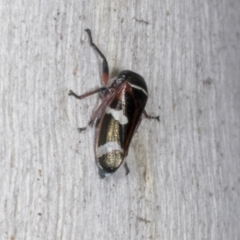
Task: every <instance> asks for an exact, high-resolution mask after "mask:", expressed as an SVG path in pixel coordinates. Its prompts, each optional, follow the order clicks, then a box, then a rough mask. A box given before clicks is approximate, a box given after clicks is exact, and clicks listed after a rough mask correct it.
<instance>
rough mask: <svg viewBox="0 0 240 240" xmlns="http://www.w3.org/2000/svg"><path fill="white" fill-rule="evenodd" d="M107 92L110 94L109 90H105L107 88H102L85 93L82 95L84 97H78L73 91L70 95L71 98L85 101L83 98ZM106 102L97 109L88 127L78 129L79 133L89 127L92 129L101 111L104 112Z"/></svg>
mask: <svg viewBox="0 0 240 240" xmlns="http://www.w3.org/2000/svg"><path fill="white" fill-rule="evenodd" d="M106 92H108V89H107V88H105V87H102V88H98V89H96V90H94V91H91V92H88V93H85V94H82V95H77V94H76V93H74V92H73V91H72V90H70V91H69V93H68V95H69V96H74V97H75V98H77V99H83V98H86V97H88V96H91V95H93V94H95V93H101V94H106ZM103 103H104V101H103V102H102V104H101V105H100V106H99V107H98V108H97V110H96V111H95V112H94V114H93V116H92V117H91V119H90V121H89V122H88V125H87V126H86V127H83V128H78V130H79V132H82V131H84V130H86V129H87V127H88V126H90V127H92V126H93V124H94V122H95V120H96V119H97V117H98V115H99V113H100V111H101V110H102V107H101V106H102V105H103Z"/></svg>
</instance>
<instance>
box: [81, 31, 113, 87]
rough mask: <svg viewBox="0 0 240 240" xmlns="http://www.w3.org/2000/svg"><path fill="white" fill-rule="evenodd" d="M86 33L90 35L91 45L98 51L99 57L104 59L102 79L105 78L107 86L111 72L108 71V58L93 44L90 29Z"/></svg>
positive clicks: (104, 81)
mask: <svg viewBox="0 0 240 240" xmlns="http://www.w3.org/2000/svg"><path fill="white" fill-rule="evenodd" d="M85 31H86V32H87V34H88V37H89V40H90V45H91V46H92V47H93V48H94V49H95V50H96V51H97V53H98V54H99V56H100V57H101V58H102V60H103V62H102V77H103V83H104V84H105V85H106V84H107V83H108V80H109V70H108V63H107V59H106V57H105V56H104V55H103V53H102V52H101V51H100V50H99V49H98V47H97V46H96V45H95V44H94V43H93V41H92V34H91V31H90V29H85Z"/></svg>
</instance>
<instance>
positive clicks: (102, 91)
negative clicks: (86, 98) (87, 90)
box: [101, 88, 109, 96]
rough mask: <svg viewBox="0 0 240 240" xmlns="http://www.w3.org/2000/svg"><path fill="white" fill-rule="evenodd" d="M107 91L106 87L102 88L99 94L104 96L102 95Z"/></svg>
mask: <svg viewBox="0 0 240 240" xmlns="http://www.w3.org/2000/svg"><path fill="white" fill-rule="evenodd" d="M107 93H109V90H108V88H102V90H101V94H102V95H103V96H104V95H106V94H107Z"/></svg>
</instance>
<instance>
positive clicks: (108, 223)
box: [0, 0, 240, 240]
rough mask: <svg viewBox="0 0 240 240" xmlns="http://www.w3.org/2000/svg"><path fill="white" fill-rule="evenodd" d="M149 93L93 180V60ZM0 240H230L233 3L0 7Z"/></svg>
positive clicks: (239, 65) (239, 214) (236, 49)
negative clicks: (137, 121) (108, 172)
mask: <svg viewBox="0 0 240 240" xmlns="http://www.w3.org/2000/svg"><path fill="white" fill-rule="evenodd" d="M85 28H90V29H91V30H92V33H93V39H94V41H95V42H96V44H97V45H98V46H99V47H100V49H101V50H102V51H103V52H104V53H105V54H106V56H107V59H108V61H109V65H110V68H111V69H112V70H114V71H116V70H122V69H131V70H133V71H136V72H138V73H139V74H141V75H143V76H144V77H145V79H146V82H147V84H148V87H149V93H150V98H149V101H148V105H147V111H148V112H149V114H160V116H161V122H160V123H156V122H155V121H147V120H143V122H142V124H141V126H140V128H139V130H138V132H137V134H136V135H135V137H134V139H133V142H132V145H131V148H130V151H129V156H128V158H127V160H128V164H129V167H130V170H131V172H130V174H129V175H128V176H127V177H126V176H125V175H124V169H123V168H121V169H119V171H117V172H116V174H114V175H113V176H111V177H109V178H107V179H104V180H101V179H100V178H99V176H98V174H97V170H96V167H95V163H94V153H93V136H94V131H93V130H92V129H91V130H89V131H87V132H85V133H83V134H79V133H78V132H77V130H76V128H77V127H81V126H84V125H85V124H86V123H87V121H88V119H89V118H90V115H91V113H92V111H93V109H94V107H96V105H97V96H93V97H90V98H88V99H86V100H82V101H77V100H75V99H74V98H70V97H68V95H67V94H68V91H69V89H72V90H74V91H76V92H78V93H84V92H86V91H88V90H90V89H94V88H96V87H98V86H100V75H99V73H100V60H99V58H97V56H96V54H95V53H94V51H93V49H91V48H90V46H89V42H88V39H87V36H86V33H85V32H84V29H85ZM0 93H1V94H0V98H1V106H0V115H1V118H0V134H1V138H0V150H1V152H0V154H1V162H0V164H1V165H0V171H1V172H0V193H1V194H0V235H1V236H0V239H11V240H13V239H14V240H15V239H20V240H22V239H24V240H25V239H30V240H32V239H90V240H92V239H104V240H105V239H117V240H118V239H119V240H122V239H134V240H135V239H154V240H155V239H173V240H175V239H179V240H182V239H186V240H188V239H190V240H192V239H194V240H195V239H201V240H202V239H206V240H210V239H212V240H218V239H224V240H225V239H227V240H228V239H231V240H233V239H240V228H239V221H240V187H239V184H240V130H239V129H240V123H239V119H240V1H239V0H222V1H219V0H213V1H212V0H211V1H210V0H209V1H202V0H195V1H190V0H189V1H187V0H183V1H164V0H161V1H154V0H149V1H137V0H135V1H134V0H130V1H117V0H112V1H110V0H109V1H95V0H91V1H81V0H70V1H66V0H65V1H64V0H59V1H56V0H51V1H46V0H42V1H30V0H29V1H27V0H26V1H7V0H1V1H0Z"/></svg>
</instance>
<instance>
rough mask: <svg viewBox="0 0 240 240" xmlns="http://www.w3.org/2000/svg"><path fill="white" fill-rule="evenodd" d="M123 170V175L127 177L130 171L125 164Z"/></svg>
mask: <svg viewBox="0 0 240 240" xmlns="http://www.w3.org/2000/svg"><path fill="white" fill-rule="evenodd" d="M124 168H125V174H126V175H128V174H129V173H130V170H129V167H128V165H127V163H126V162H125V163H124Z"/></svg>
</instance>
